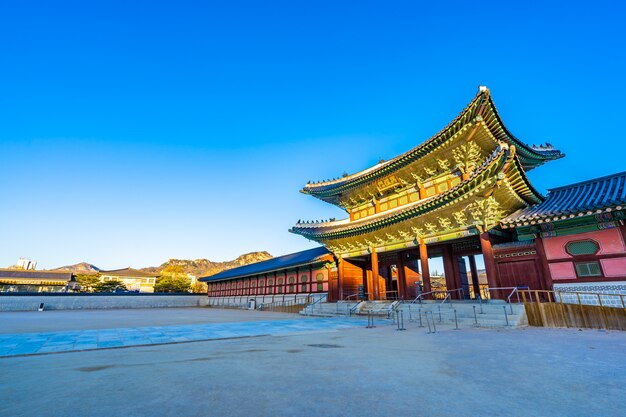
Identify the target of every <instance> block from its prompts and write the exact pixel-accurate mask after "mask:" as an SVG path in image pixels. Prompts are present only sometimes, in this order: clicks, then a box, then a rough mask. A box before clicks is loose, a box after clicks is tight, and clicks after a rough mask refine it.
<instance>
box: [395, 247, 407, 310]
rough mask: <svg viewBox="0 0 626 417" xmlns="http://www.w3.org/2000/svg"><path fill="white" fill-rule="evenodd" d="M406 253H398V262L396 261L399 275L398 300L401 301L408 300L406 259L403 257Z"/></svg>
mask: <svg viewBox="0 0 626 417" xmlns="http://www.w3.org/2000/svg"><path fill="white" fill-rule="evenodd" d="M402 255H404V253H402V252H398V260H397V261H396V271H397V274H398V298H399V299H400V300H406V299H408V296H407V290H408V288H407V285H406V274H405V271H404V258H403V257H402Z"/></svg>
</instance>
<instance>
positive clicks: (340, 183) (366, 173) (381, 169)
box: [301, 89, 565, 204]
mask: <svg viewBox="0 0 626 417" xmlns="http://www.w3.org/2000/svg"><path fill="white" fill-rule="evenodd" d="M485 100H487V101H486V103H487V104H488V105H489V107H490V109H491V111H492V112H493V114H494V116H495V118H496V120H497V122H498V124H499V126H500V127H501V129H502V131H503V132H504V135H505V137H506V139H508V140H507V142H508V143H509V144H510V145H514V146H516V147H517V148H518V157H519V158H520V162H521V163H522V166H524V167H525V168H526V169H527V170H530V169H533V168H536V167H538V166H540V165H542V164H544V163H545V162H548V161H551V160H556V159H559V158H562V157H564V156H565V155H564V154H563V153H561V152H560V151H559V150H556V149H555V150H546V151H544V152H542V151H538V150H535V149H533V148H532V147H530V146H528V145H527V144H525V143H523V142H522V141H520V140H519V139H517V138H516V137H515V136H514V135H513V134H512V133H511V132H510V131H509V130H508V129H507V127H506V125H505V124H504V123H503V122H502V118H501V117H500V115H499V113H498V111H497V108H496V106H495V104H494V102H493V99H492V97H491V94H490V93H489V90H488V89H484V90H480V91H479V92H478V94H477V95H476V96H475V97H474V99H472V101H471V102H470V103H469V104H468V105H467V106H466V107H465V109H463V111H462V112H461V113H459V115H457V116H456V117H455V118H454V119H453V120H452V121H451V122H450V123H449V124H448V125H447V126H446V127H444V128H443V129H442V130H441V131H439V132H438V133H436V134H435V135H433V136H431V137H430V138H429V139H427V140H426V141H425V142H423V143H422V144H420V145H418V146H416V147H414V148H412V149H410V150H409V151H407V152H405V153H403V154H401V155H399V156H397V157H395V158H393V159H391V160H390V161H387V162H386V163H384V164H380V166H378V167H377V166H374V167H370V168H367V169H365V170H362V171H359V172H357V173H355V174H352V175H349V176H347V177H345V178H340V179H337V180H333V181H327V182H324V183H320V184H307V185H306V186H305V187H304V188H302V190H301V192H302V193H304V194H308V195H312V196H314V197H316V198H318V199H320V200H322V201H325V202H327V203H331V204H337V203H338V201H339V196H340V195H341V193H343V192H345V191H347V190H350V189H353V188H356V187H358V186H360V185H362V184H366V183H370V182H371V181H374V180H376V179H378V178H380V177H382V176H384V175H388V174H390V173H393V172H395V171H397V170H398V169H401V168H402V167H404V166H406V164H408V163H411V162H413V161H415V160H418V159H420V158H421V156H420V155H418V154H420V153H422V152H424V151H425V150H426V148H427V147H428V146H429V145H432V144H433V143H435V142H437V140H440V139H442V138H444V137H445V134H446V133H448V132H449V131H451V130H452V129H454V128H455V127H458V126H457V124H458V123H459V122H460V121H462V120H463V117H464V116H465V115H466V114H467V113H468V112H470V111H474V110H476V109H480V108H481V105H482V104H484V103H485ZM470 119H471V117H470ZM439 145H440V144H439Z"/></svg>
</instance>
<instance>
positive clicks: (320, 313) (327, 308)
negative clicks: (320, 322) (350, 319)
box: [300, 301, 359, 317]
mask: <svg viewBox="0 0 626 417" xmlns="http://www.w3.org/2000/svg"><path fill="white" fill-rule="evenodd" d="M358 304H359V303H358V302H356V301H337V302H336V303H327V302H323V303H322V302H320V303H316V304H309V305H308V306H306V307H305V308H304V309H302V310H301V311H300V314H301V315H303V316H316V317H335V316H344V317H345V316H350V315H354V311H355V310H354V309H355V307H356V306H357V305H358Z"/></svg>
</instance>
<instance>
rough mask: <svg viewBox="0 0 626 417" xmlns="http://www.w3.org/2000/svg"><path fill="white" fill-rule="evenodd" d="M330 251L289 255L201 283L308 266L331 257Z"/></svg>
mask: <svg viewBox="0 0 626 417" xmlns="http://www.w3.org/2000/svg"><path fill="white" fill-rule="evenodd" d="M329 254H330V251H329V250H328V249H326V248H325V247H323V246H322V247H319V248H313V249H308V250H304V251H302V252H296V253H291V254H289V255H283V256H279V257H277V258H272V259H268V260H266V261H261V262H256V263H253V264H249V265H244V266H240V267H238V268H233V269H228V270H226V271H222V272H220V273H219V274H215V275H211V276H208V277H201V278H200V279H199V281H202V282H212V281H222V280H227V279H235V278H241V277H247V276H251V275H258V274H265V273H268V272H274V271H277V270H280V269H285V268H296V267H298V266H306V265H311V264H314V263H318V262H322V261H323V259H322V258H323V257H324V256H325V255H329Z"/></svg>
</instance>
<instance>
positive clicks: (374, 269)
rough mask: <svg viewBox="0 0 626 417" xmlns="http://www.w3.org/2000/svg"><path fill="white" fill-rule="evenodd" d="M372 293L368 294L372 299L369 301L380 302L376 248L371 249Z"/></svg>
mask: <svg viewBox="0 0 626 417" xmlns="http://www.w3.org/2000/svg"><path fill="white" fill-rule="evenodd" d="M371 251H372V256H371V259H372V291H371V292H372V293H373V294H370V295H372V296H373V298H370V299H371V300H380V290H379V288H378V253H376V248H372V249H371Z"/></svg>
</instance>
